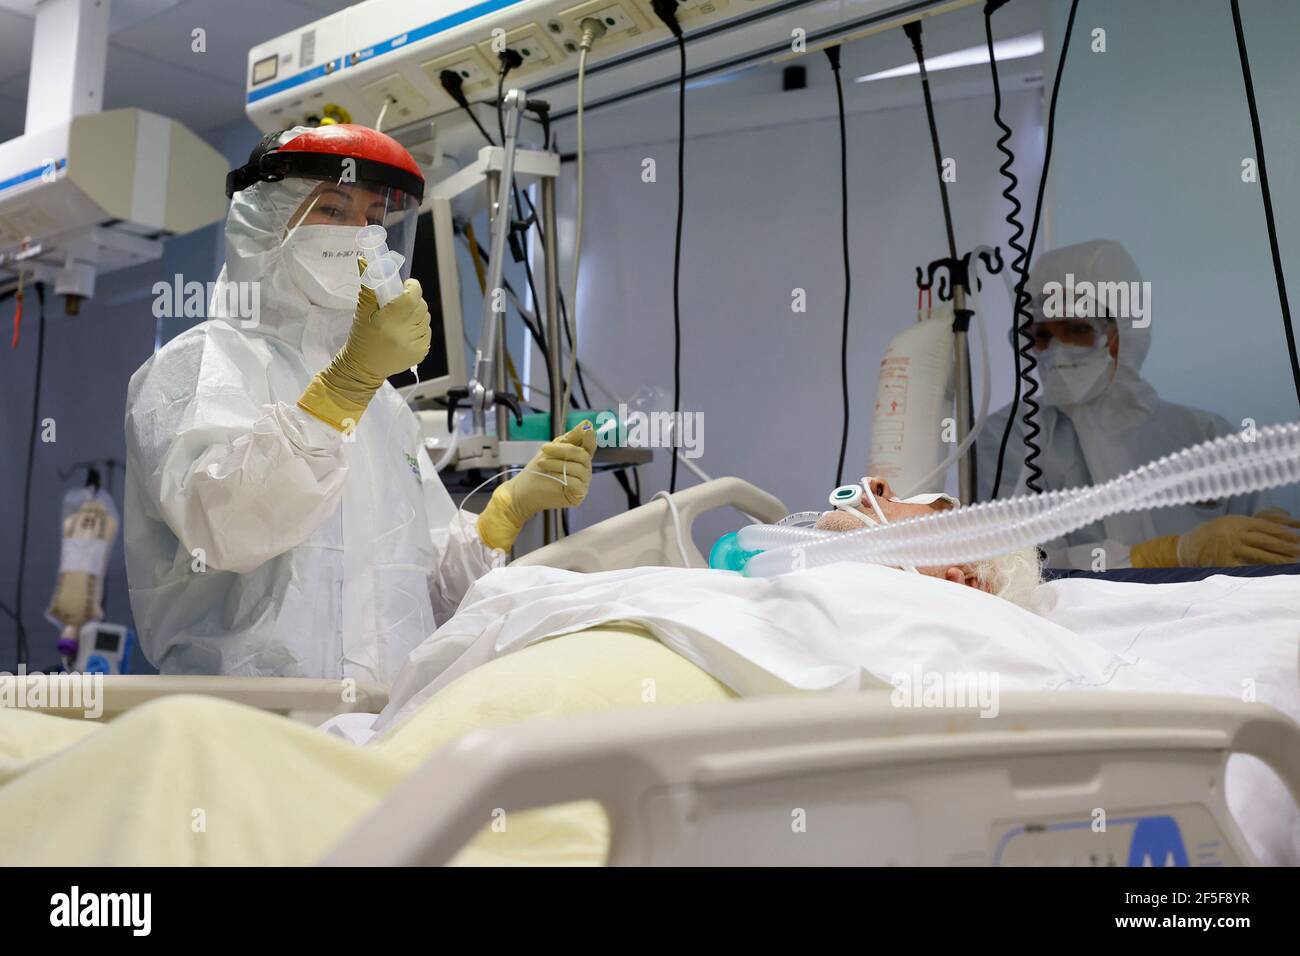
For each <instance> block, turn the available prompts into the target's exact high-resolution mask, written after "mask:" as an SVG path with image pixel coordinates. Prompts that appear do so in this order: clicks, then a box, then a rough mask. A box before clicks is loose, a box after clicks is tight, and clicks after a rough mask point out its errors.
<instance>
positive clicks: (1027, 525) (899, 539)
mask: <svg viewBox="0 0 1300 956" xmlns="http://www.w3.org/2000/svg"><path fill="white" fill-rule="evenodd" d="M1296 481H1300V423H1291V424H1285V425H1271V426H1268V427H1266V428H1260V429H1257V430H1256V431H1255V432H1254V434H1253V437H1252V438H1250V439H1247V438H1245V437H1243V436H1241V435H1235V434H1234V435H1227V436H1224V437H1222V438H1216V439H1213V440H1211V441H1207V442H1202V443H1201V444H1199V445H1194V446H1192V447H1191V448H1187V449H1184V450H1183V451H1179V452H1175V453H1174V454H1172V455H1166V456H1165V457H1164V458H1161V459H1159V460H1157V461H1154V462H1151V463H1150V464H1147V465H1143V466H1142V467H1140V468H1137V469H1135V470H1133V471H1130V472H1127V473H1126V474H1123V475H1120V476H1119V477H1118V478H1114V479H1112V480H1110V481H1108V482H1105V483H1104V484H1100V485H1095V486H1093V487H1085V488H1071V489H1069V490H1066V491H1050V492H1046V493H1044V494H1040V495H1021V496H1019V497H1015V498H1006V499H1003V500H1001V501H990V502H983V503H980V504H976V505H971V506H970V507H966V508H959V509H955V510H952V511H943V512H938V513H936V514H933V515H926V516H924V517H921V518H914V519H909V520H906V521H900V522H897V523H891V524H888V525H884V526H882V527H873V528H863V529H862V530H861V531H851V532H828V531H817V530H815V529H810V528H796V527H788V526H779V525H749V526H747V527H744V528H741V529H740V531H738V532H737V533H736V542H735V547H736V550H738V551H740V552H755V551H757V552H761V553H758V554H753V555H751V556H750V557H749V558H748V559H747V560H746V561H745V564H744V572H745V574H746V575H748V576H750V577H769V576H771V575H775V574H782V573H784V572H786V571H791V570H794V569H795V568H796V567H798V568H812V567H818V566H820V565H825V564H831V563H833V562H836V561H863V562H868V563H871V564H884V565H889V566H894V567H898V566H903V565H914V566H943V565H951V564H963V563H966V562H970V561H981V560H985V559H987V558H993V557H997V556H999V555H1004V554H1009V553H1010V552H1012V551H1017V550H1019V549H1021V548H1026V547H1031V546H1033V545H1038V544H1041V543H1043V542H1045V541H1052V540H1054V539H1056V538H1059V537H1060V536H1061V535H1064V534H1068V533H1069V532H1071V531H1075V530H1077V529H1079V528H1082V527H1085V526H1087V525H1089V524H1092V523H1093V522H1094V521H1097V520H1099V519H1101V518H1104V517H1107V516H1108V515H1113V514H1119V513H1122V512H1127V511H1138V510H1146V509H1150V508H1163V507H1168V506H1171V505H1182V504H1189V503H1192V502H1197V501H1207V500H1212V499H1219V498H1226V497H1230V496H1233V495H1240V494H1245V493H1248V492H1254V491H1263V490H1265V489H1268V488H1274V487H1277V486H1279V485H1285V484H1290V483H1292V482H1296Z"/></svg>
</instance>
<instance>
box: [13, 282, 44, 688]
mask: <svg viewBox="0 0 1300 956" xmlns="http://www.w3.org/2000/svg"><path fill="white" fill-rule="evenodd" d="M36 298H37V299H38V300H39V301H40V311H39V313H38V314H37V319H36V322H37V324H36V384H35V387H34V388H33V389H32V427H31V431H30V432H29V433H28V438H27V473H26V477H25V478H24V480H23V519H22V524H21V529H22V530H21V531H20V532H19V534H18V590H17V593H16V594H15V596H14V608H13V618H14V623H15V624H16V625H17V628H18V631H17V641H16V644H15V655H16V663H17V664H18V665H23V664H26V663H27V655H28V647H27V628H26V627H25V626H24V625H23V579H24V578H25V577H26V571H27V525H28V519H29V518H30V516H31V503H32V466H33V464H34V463H35V460H36V432H37V427H38V425H39V424H40V418H41V416H40V407H41V372H42V369H43V367H44V365H45V286H44V285H37V286H36ZM15 670H17V668H15Z"/></svg>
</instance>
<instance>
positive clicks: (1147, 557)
mask: <svg viewBox="0 0 1300 956" xmlns="http://www.w3.org/2000/svg"><path fill="white" fill-rule="evenodd" d="M1070 290H1072V291H1073V292H1074V295H1075V300H1074V301H1072V302H1071V303H1069V308H1068V311H1066V312H1065V313H1064V314H1062V313H1060V311H1059V306H1060V305H1061V304H1062V293H1063V292H1064V293H1065V294H1066V295H1068V294H1069V291H1070ZM1027 291H1028V292H1029V294H1030V295H1031V297H1032V301H1031V304H1030V306H1029V311H1030V314H1031V317H1032V319H1033V324H1032V326H1031V335H1032V336H1033V339H1034V344H1033V347H1032V353H1033V355H1034V357H1035V360H1036V362H1037V363H1038V365H1037V370H1036V371H1035V373H1034V375H1035V378H1036V379H1037V381H1038V382H1039V383H1040V385H1041V389H1040V390H1039V391H1038V392H1037V394H1036V396H1035V398H1036V400H1037V401H1038V402H1039V404H1040V405H1041V406H1042V407H1041V408H1040V410H1039V412H1038V415H1037V420H1038V425H1039V428H1041V429H1042V432H1041V433H1040V434H1039V435H1038V437H1037V439H1036V443H1037V444H1038V446H1039V447H1040V448H1041V449H1042V454H1041V455H1040V456H1039V458H1038V460H1037V463H1038V467H1039V468H1041V469H1042V471H1043V475H1042V477H1041V479H1039V483H1040V485H1041V487H1042V490H1044V491H1052V490H1057V489H1064V488H1073V487H1081V486H1086V485H1094V484H1100V483H1101V482H1104V481H1108V480H1110V479H1111V478H1115V477H1117V476H1118V475H1121V474H1123V473H1125V472H1127V471H1131V470H1132V469H1134V468H1137V467H1138V466H1140V465H1143V464H1145V463H1146V462H1148V461H1151V460H1153V459H1155V458H1159V457H1161V456H1162V455H1167V454H1170V453H1171V452H1175V451H1178V450H1180V449H1182V448H1186V447H1187V446H1189V445H1194V444H1197V443H1199V442H1203V441H1207V440H1209V439H1212V438H1217V437H1219V436H1221V435H1226V434H1229V433H1231V432H1232V431H1233V429H1232V426H1231V425H1229V424H1228V422H1227V420H1226V419H1224V418H1223V417H1221V416H1219V415H1215V414H1213V413H1211V412H1207V411H1202V410H1201V409H1198V408H1191V407H1189V406H1187V405H1176V404H1174V403H1173V402H1167V401H1165V400H1163V399H1162V398H1160V397H1159V396H1158V395H1157V394H1156V391H1155V389H1154V388H1152V386H1151V385H1150V384H1149V383H1148V382H1147V381H1146V380H1145V379H1143V378H1142V376H1141V374H1140V373H1139V369H1141V367H1142V362H1143V360H1144V359H1145V358H1146V355H1147V349H1148V348H1149V347H1150V344H1151V330H1150V328H1149V327H1148V326H1149V323H1150V310H1149V306H1150V303H1149V302H1147V303H1146V307H1145V311H1146V315H1144V316H1142V317H1141V319H1140V320H1138V321H1135V313H1136V309H1135V308H1134V306H1135V305H1136V303H1137V301H1138V300H1137V299H1135V298H1134V295H1135V294H1136V295H1141V294H1142V293H1141V275H1140V274H1139V273H1138V269H1137V266H1136V264H1134V262H1133V259H1132V258H1131V257H1130V256H1129V254H1128V252H1127V251H1125V249H1124V247H1123V246H1121V245H1120V244H1119V243H1118V242H1115V241H1114V240H1110V239H1096V240H1092V241H1090V242H1083V243H1079V244H1077V245H1073V246H1064V247H1062V248H1060V249H1056V250H1053V251H1051V252H1047V253H1044V254H1043V255H1042V256H1041V257H1040V258H1039V260H1038V261H1037V262H1036V263H1035V264H1034V267H1033V269H1032V270H1031V271H1030V275H1029V282H1028V284H1027ZM1116 291H1118V292H1122V294H1120V295H1118V296H1114V295H1112V294H1111V293H1112V292H1116ZM1103 300H1104V301H1103ZM1112 301H1118V302H1120V303H1121V304H1122V303H1125V302H1127V303H1128V304H1129V306H1130V314H1128V315H1123V314H1121V315H1111V314H1108V308H1107V306H1108V304H1110V303H1111V302H1112ZM1019 341H1020V340H1019V339H1017V343H1019ZM1023 413H1024V405H1023V403H1022V405H1021V407H1020V411H1019V413H1018V415H1017V421H1016V422H1015V425H1014V426H1013V430H1012V432H1011V436H1010V440H1009V441H1008V443H1007V453H1006V458H1005V462H1004V466H1003V468H1004V470H1003V476H1002V487H1001V489H1000V491H999V497H1008V496H1010V495H1012V494H1022V493H1024V492H1025V491H1026V486H1025V479H1026V473H1025V472H1024V471H1023V469H1022V462H1023V460H1024V457H1025V451H1026V449H1025V446H1024V444H1023V435H1024V423H1023V419H1022V418H1021V416H1022V415H1023ZM1009 414H1010V407H1007V408H1002V409H999V410H998V411H996V412H993V413H992V414H990V415H989V418H988V421H987V423H986V424H985V426H984V429H983V431H982V432H981V433H980V436H979V439H978V459H979V494H980V500H981V501H987V500H989V499H990V498H991V497H992V495H993V484H994V478H995V474H996V469H997V461H998V449H999V445H1000V444H1001V440H1002V434H1003V430H1004V428H1005V427H1006V422H1007V416H1008V415H1009ZM1261 507H1262V506H1261V504H1260V502H1259V500H1258V497H1257V496H1256V495H1241V496H1237V497H1233V498H1225V499H1222V500H1216V501H1205V502H1201V503H1199V504H1195V505H1185V506H1182V507H1177V508H1157V509H1154V510H1147V511H1137V512H1132V513H1128V514H1118V515H1113V516H1111V517H1109V518H1106V519H1104V520H1102V521H1099V522H1097V523H1096V524H1093V525H1090V526H1089V527H1087V528H1081V529H1080V530H1078V531H1075V532H1072V533H1071V534H1068V535H1066V536H1065V538H1063V539H1061V540H1057V541H1054V542H1051V543H1050V544H1049V545H1047V546H1045V548H1044V550H1046V552H1047V564H1048V566H1049V567H1058V568H1079V569H1085V570H1087V569H1092V570H1106V569H1110V568H1124V567H1228V566H1234V565H1244V564H1286V563H1291V562H1294V561H1298V560H1300V531H1297V529H1300V522H1297V521H1295V520H1293V519H1292V518H1291V516H1290V515H1289V514H1287V513H1286V512H1285V511H1283V510H1281V509H1277V508H1273V509H1266V510H1260V509H1261Z"/></svg>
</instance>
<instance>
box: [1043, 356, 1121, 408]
mask: <svg viewBox="0 0 1300 956" xmlns="http://www.w3.org/2000/svg"><path fill="white" fill-rule="evenodd" d="M1114 374H1115V362H1114V360H1113V359H1112V358H1111V357H1110V352H1109V351H1107V349H1106V347H1105V345H1104V344H1103V345H1097V346H1091V347H1084V346H1076V345H1063V344H1060V343H1055V344H1053V345H1052V346H1051V347H1050V348H1048V349H1047V350H1046V351H1044V352H1043V353H1042V354H1041V355H1040V356H1039V357H1038V380H1039V382H1040V383H1041V384H1042V386H1043V402H1044V404H1047V405H1056V406H1060V405H1083V404H1086V403H1087V402H1090V401H1092V400H1093V399H1095V398H1097V397H1098V396H1099V395H1101V393H1102V392H1104V391H1105V390H1106V386H1107V385H1109V384H1110V380H1111V378H1112V377H1113V376H1114Z"/></svg>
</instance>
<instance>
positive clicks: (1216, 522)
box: [1130, 508, 1300, 568]
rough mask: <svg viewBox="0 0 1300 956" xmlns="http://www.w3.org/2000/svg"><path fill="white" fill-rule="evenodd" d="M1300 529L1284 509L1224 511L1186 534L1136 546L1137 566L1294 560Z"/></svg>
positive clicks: (1299, 546) (1298, 552)
mask: <svg viewBox="0 0 1300 956" xmlns="http://www.w3.org/2000/svg"><path fill="white" fill-rule="evenodd" d="M1290 528H1300V521H1297V520H1295V519H1294V518H1292V517H1291V516H1290V515H1289V514H1287V512H1286V511H1284V510H1283V509H1281V508H1270V509H1268V510H1267V511H1261V512H1260V513H1259V514H1257V515H1255V516H1254V517H1253V518H1248V517H1245V516H1244V515H1224V516H1223V517H1221V518H1214V519H1212V520H1210V521H1207V522H1205V523H1204V524H1202V525H1198V526H1197V527H1195V528H1193V529H1192V530H1191V531H1188V532H1187V533H1186V534H1181V535H1172V534H1171V535H1168V536H1166V537H1163V538H1153V539H1152V540H1150V541H1145V542H1143V543H1142V544H1139V545H1135V546H1134V547H1133V548H1132V550H1131V552H1130V560H1131V561H1132V564H1133V567H1135V568H1178V567H1182V568H1232V567H1238V566H1240V565H1243V564H1290V563H1291V562H1293V561H1297V560H1300V534H1297V533H1296V532H1294V531H1290V530H1288V529H1290Z"/></svg>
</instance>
